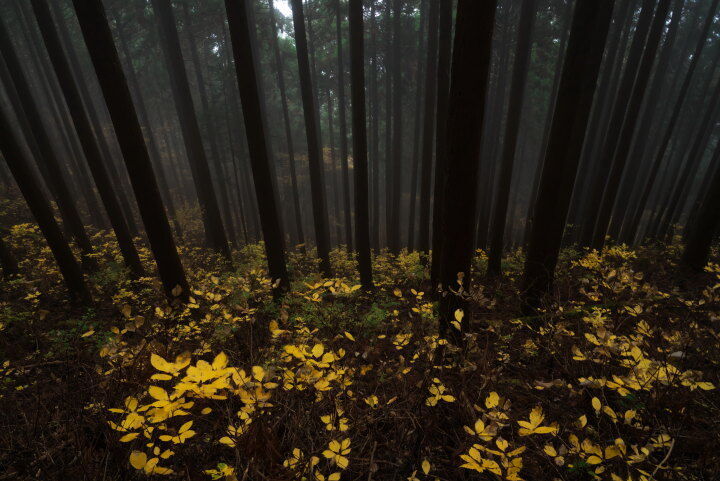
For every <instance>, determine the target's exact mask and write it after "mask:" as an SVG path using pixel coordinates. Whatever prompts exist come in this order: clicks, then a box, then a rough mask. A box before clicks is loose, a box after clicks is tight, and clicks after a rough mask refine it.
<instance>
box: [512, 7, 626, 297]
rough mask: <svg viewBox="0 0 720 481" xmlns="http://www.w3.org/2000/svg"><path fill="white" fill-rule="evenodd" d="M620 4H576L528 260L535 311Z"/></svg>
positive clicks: (548, 282)
mask: <svg viewBox="0 0 720 481" xmlns="http://www.w3.org/2000/svg"><path fill="white" fill-rule="evenodd" d="M614 3H615V0H598V1H594V2H578V3H577V4H576V6H575V12H574V14H573V20H572V25H571V27H570V38H569V39H568V46H567V53H566V54H565V60H564V62H563V73H562V79H561V80H560V87H559V90H558V97H557V99H556V101H555V108H554V114H553V123H552V128H551V129H550V138H549V141H548V148H547V152H546V153H545V161H544V168H543V172H542V178H541V180H540V188H539V189H538V197H537V201H536V206H535V219H534V220H533V223H532V232H531V234H530V243H529V245H528V253H527V258H526V260H525V272H524V278H523V284H524V289H525V292H526V296H527V303H528V306H529V307H530V308H535V307H537V306H539V304H540V300H541V299H542V297H543V296H544V295H546V294H548V293H549V292H550V290H551V288H552V283H553V279H554V274H555V265H556V264H557V258H558V253H559V252H560V244H561V242H562V236H563V230H564V228H565V221H566V217H567V213H568V208H569V205H570V199H571V196H572V192H573V184H574V182H575V177H576V175H577V169H578V163H579V160H580V155H581V153H582V146H583V142H584V141H585V137H586V128H587V125H588V118H589V116H590V108H591V107H592V101H593V96H594V94H595V89H596V88H597V86H596V82H597V79H598V72H599V70H600V63H601V62H602V57H603V50H604V48H605V41H606V39H607V33H608V29H609V27H610V21H611V19H612V11H613V5H614Z"/></svg>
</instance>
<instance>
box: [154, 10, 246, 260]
mask: <svg viewBox="0 0 720 481" xmlns="http://www.w3.org/2000/svg"><path fill="white" fill-rule="evenodd" d="M152 5H153V10H154V11H155V17H156V20H157V24H158V27H159V29H160V46H161V49H162V51H163V54H164V56H165V63H166V66H167V70H168V73H169V75H170V86H171V88H172V92H173V98H174V99H175V107H176V108H177V112H178V119H179V121H180V127H181V129H182V134H183V135H182V136H183V140H184V142H185V150H186V151H187V154H188V161H189V162H190V167H191V169H190V170H191V172H192V176H193V181H194V183H195V190H196V191H197V194H198V200H199V201H200V211H201V213H202V219H203V224H204V226H205V235H206V237H207V241H208V244H209V245H210V247H211V248H212V249H214V250H216V251H217V252H218V253H220V254H222V255H223V256H224V257H225V258H226V259H227V261H228V262H232V254H231V253H230V246H229V245H228V242H227V237H226V235H225V228H224V227H223V222H222V217H221V215H220V208H219V206H218V202H217V197H216V195H215V188H214V186H213V183H212V176H211V174H210V167H209V166H208V162H207V158H206V156H205V150H204V149H203V144H202V135H201V134H200V127H199V126H198V121H197V116H196V115H195V107H194V106H193V102H192V96H191V94H190V85H189V83H188V78H187V72H186V71H185V63H184V61H183V58H182V51H181V49H180V39H179V38H178V33H177V28H176V26H175V16H174V15H173V12H172V6H171V4H170V0H152Z"/></svg>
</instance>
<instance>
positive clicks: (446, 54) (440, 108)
mask: <svg viewBox="0 0 720 481" xmlns="http://www.w3.org/2000/svg"><path fill="white" fill-rule="evenodd" d="M492 3H493V4H494V3H496V2H492ZM439 8H440V20H439V23H440V25H439V26H440V31H439V36H438V57H437V59H438V66H437V95H436V97H435V102H436V104H435V116H436V119H435V122H436V124H435V185H434V186H433V197H434V201H433V207H432V213H433V217H432V224H431V223H430V218H429V217H428V218H421V219H420V223H421V224H423V225H426V226H427V227H426V228H425V229H429V228H432V233H433V239H432V251H433V256H432V257H433V259H434V261H433V262H432V264H431V265H430V279H431V280H435V279H438V276H439V274H440V266H439V264H438V261H440V259H442V258H443V254H442V247H443V240H444V239H445V237H443V235H442V234H441V228H442V225H443V219H442V211H441V209H440V206H441V205H443V202H444V201H443V195H444V187H443V185H444V184H445V179H444V178H443V176H444V175H445V170H446V167H445V164H446V163H447V161H448V156H447V153H448V145H447V142H448V140H447V139H448V134H447V119H448V110H449V102H450V101H449V91H450V60H451V59H450V51H451V48H452V38H451V35H452V0H440V7H439ZM493 18H494V17H493ZM489 68H490V67H489V66H488V69H489ZM489 75H490V74H489V73H488V80H487V81H488V82H489ZM483 108H485V107H483ZM477 135H478V136H479V137H480V139H481V140H482V134H481V133H480V132H478V134H477ZM422 212H423V213H424V215H425V216H429V214H430V204H428V205H427V208H426V209H423V210H422ZM471 218H472V219H475V215H474V214H473V216H472V217H471ZM473 231H474V229H473ZM428 234H429V232H428V231H427V230H425V231H423V234H422V235H423V236H424V240H423V241H422V242H423V244H424V245H426V246H427V245H429V243H430V239H429V238H427V236H428ZM433 285H435V283H434V282H433Z"/></svg>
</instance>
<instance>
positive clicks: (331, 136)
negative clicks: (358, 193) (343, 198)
mask: <svg viewBox="0 0 720 481" xmlns="http://www.w3.org/2000/svg"><path fill="white" fill-rule="evenodd" d="M327 109H328V143H329V144H330V145H329V147H330V165H331V166H332V173H331V177H332V179H331V181H332V193H333V200H332V201H333V204H334V205H335V209H334V213H335V217H334V222H333V223H334V224H335V237H336V238H337V244H338V246H339V245H340V244H341V243H342V229H341V227H342V226H341V225H340V211H341V209H340V182H339V181H338V174H339V173H338V161H337V160H338V158H337V150H336V149H335V129H334V128H333V124H334V122H333V112H334V108H333V101H332V95H331V93H330V89H328V91H327Z"/></svg>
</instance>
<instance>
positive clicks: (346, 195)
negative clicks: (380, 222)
mask: <svg viewBox="0 0 720 481" xmlns="http://www.w3.org/2000/svg"><path fill="white" fill-rule="evenodd" d="M335 8H336V10H337V16H336V17H335V31H336V38H337V69H338V71H337V80H338V115H339V116H340V167H341V169H342V184H343V206H344V207H345V242H346V244H347V249H348V251H352V250H353V232H352V210H351V209H350V166H349V164H348V141H347V121H346V117H347V114H346V105H347V104H346V99H345V61H344V59H343V45H342V28H341V26H342V13H341V11H340V0H335ZM366 148H367V147H366Z"/></svg>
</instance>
